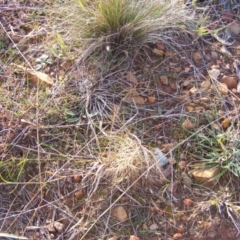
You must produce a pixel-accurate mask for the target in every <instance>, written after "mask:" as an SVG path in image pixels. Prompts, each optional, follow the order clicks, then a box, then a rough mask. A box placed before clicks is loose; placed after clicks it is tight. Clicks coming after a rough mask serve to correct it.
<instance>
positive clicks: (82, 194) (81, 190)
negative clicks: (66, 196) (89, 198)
mask: <svg viewBox="0 0 240 240" xmlns="http://www.w3.org/2000/svg"><path fill="white" fill-rule="evenodd" d="M74 195H75V197H76V198H77V199H81V198H83V197H84V190H83V189H80V190H79V191H77V192H75V193H74Z"/></svg>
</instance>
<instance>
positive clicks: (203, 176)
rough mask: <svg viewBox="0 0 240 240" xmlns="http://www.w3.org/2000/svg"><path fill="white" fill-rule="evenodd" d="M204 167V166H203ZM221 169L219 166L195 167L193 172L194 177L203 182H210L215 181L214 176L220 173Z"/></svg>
mask: <svg viewBox="0 0 240 240" xmlns="http://www.w3.org/2000/svg"><path fill="white" fill-rule="evenodd" d="M203 167H204V166H203ZM219 172H220V169H219V168H218V167H215V168H209V169H204V168H203V169H199V168H198V169H194V170H193V171H192V172H191V174H192V175H193V177H194V179H195V180H196V181H198V182H199V183H202V184H208V183H212V182H213V178H214V177H215V176H216V175H218V174H219Z"/></svg>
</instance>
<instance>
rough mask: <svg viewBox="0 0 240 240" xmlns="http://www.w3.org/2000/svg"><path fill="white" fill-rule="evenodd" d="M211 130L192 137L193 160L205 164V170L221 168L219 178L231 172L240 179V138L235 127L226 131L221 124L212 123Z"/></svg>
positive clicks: (206, 129)
mask: <svg viewBox="0 0 240 240" xmlns="http://www.w3.org/2000/svg"><path fill="white" fill-rule="evenodd" d="M210 126H211V127H210V128H204V130H202V131H200V132H198V133H196V134H194V133H191V134H193V137H192V143H191V151H189V154H190V155H191V158H192V159H194V160H197V161H198V162H200V163H203V166H204V168H215V167H219V168H220V169H221V172H220V174H219V176H218V177H220V176H222V175H223V174H225V173H226V172H231V173H233V174H234V175H235V176H237V177H240V138H239V134H238V132H237V131H234V129H232V128H233V126H230V127H229V128H228V129H227V130H226V131H225V130H224V129H223V128H222V126H221V124H218V123H217V122H214V123H211V122H210Z"/></svg>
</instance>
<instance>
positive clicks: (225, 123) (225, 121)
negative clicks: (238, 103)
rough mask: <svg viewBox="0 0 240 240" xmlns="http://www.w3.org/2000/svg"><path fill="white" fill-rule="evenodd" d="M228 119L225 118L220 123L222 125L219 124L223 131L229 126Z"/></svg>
mask: <svg viewBox="0 0 240 240" xmlns="http://www.w3.org/2000/svg"><path fill="white" fill-rule="evenodd" d="M230 123H231V122H230V119H229V118H225V119H224V120H223V121H222V123H221V125H222V127H223V129H225V130H226V129H227V128H228V127H229V126H230Z"/></svg>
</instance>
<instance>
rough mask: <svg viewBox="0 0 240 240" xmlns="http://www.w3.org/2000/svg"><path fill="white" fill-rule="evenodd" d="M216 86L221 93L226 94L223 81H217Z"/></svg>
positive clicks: (226, 88)
mask: <svg viewBox="0 0 240 240" xmlns="http://www.w3.org/2000/svg"><path fill="white" fill-rule="evenodd" d="M217 88H218V90H219V92H220V93H221V94H222V95H227V94H228V87H227V85H226V84H225V83H217Z"/></svg>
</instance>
